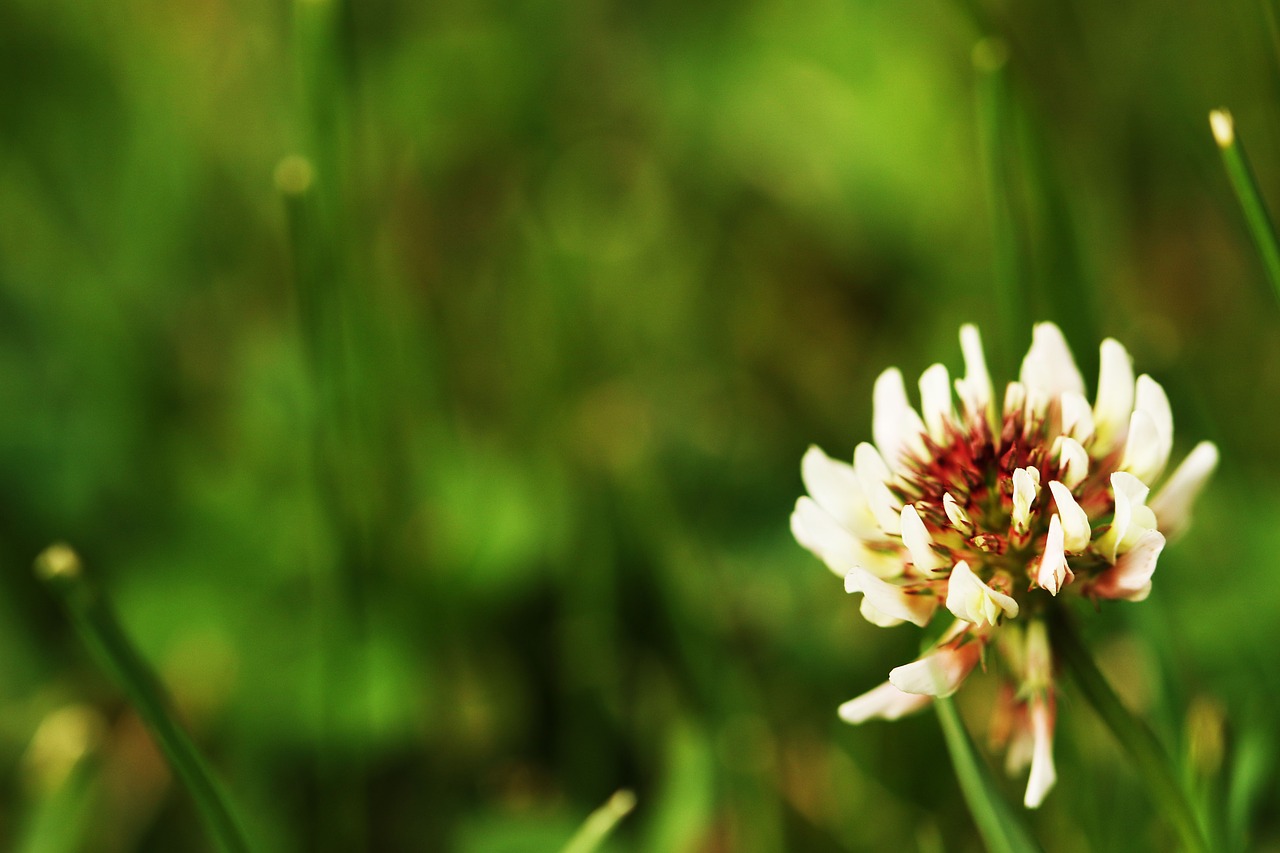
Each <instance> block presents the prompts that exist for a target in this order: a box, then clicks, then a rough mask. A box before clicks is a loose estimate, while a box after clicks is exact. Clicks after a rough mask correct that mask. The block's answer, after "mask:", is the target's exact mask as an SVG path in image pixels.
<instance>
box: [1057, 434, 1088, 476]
mask: <svg viewBox="0 0 1280 853" xmlns="http://www.w3.org/2000/svg"><path fill="white" fill-rule="evenodd" d="M1053 457H1054V458H1055V459H1057V460H1058V478H1059V479H1060V480H1061V481H1062V482H1063V484H1064V485H1065V486H1066V487H1067V488H1068V489H1074V488H1075V487H1076V486H1078V485H1080V484H1081V483H1083V482H1084V479H1085V477H1088V476H1089V454H1088V452H1087V451H1086V450H1085V449H1084V445H1082V444H1081V443H1080V442H1078V441H1076V440H1075V439H1074V438H1071V437H1070V436H1065V435H1061V436H1058V438H1057V439H1056V440H1055V441H1054V443H1053Z"/></svg>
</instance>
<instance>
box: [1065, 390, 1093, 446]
mask: <svg viewBox="0 0 1280 853" xmlns="http://www.w3.org/2000/svg"><path fill="white" fill-rule="evenodd" d="M1059 401H1060V404H1061V405H1060V406H1059V408H1060V409H1061V411H1062V434H1063V435H1066V436H1070V437H1071V438H1074V439H1075V440H1076V441H1078V442H1080V443H1081V444H1084V443H1085V442H1087V441H1088V440H1089V439H1091V438H1093V433H1094V424H1093V409H1092V408H1090V406H1089V401H1088V400H1086V399H1085V398H1084V395H1083V394H1076V393H1074V392H1072V391H1065V392H1063V394H1062V397H1061V398H1059Z"/></svg>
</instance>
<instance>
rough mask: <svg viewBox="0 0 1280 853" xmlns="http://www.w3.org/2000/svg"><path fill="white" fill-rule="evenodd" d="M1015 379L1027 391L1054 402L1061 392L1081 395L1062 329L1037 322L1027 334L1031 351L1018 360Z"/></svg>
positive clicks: (1079, 378) (1079, 377)
mask: <svg viewBox="0 0 1280 853" xmlns="http://www.w3.org/2000/svg"><path fill="white" fill-rule="evenodd" d="M1018 380H1019V381H1020V382H1022V384H1023V385H1025V386H1026V387H1027V390H1028V391H1031V390H1036V391H1040V392H1042V393H1043V394H1044V395H1046V396H1047V397H1048V398H1049V399H1055V398H1057V397H1059V396H1061V395H1062V393H1063V392H1064V391H1071V392H1073V393H1075V394H1080V395H1083V394H1084V379H1083V378H1081V376H1080V370H1079V369H1078V368H1077V367H1076V362H1075V359H1074V358H1072V356H1071V349H1070V347H1068V346H1067V341H1066V338H1064V337H1063V336H1062V330H1061V329H1059V328H1058V327H1057V326H1056V325H1054V324H1053V323H1037V324H1036V326H1035V328H1034V329H1032V332H1031V349H1029V350H1028V351H1027V355H1026V357H1025V358H1024V359H1023V360H1022V369H1021V370H1020V371H1019V372H1018Z"/></svg>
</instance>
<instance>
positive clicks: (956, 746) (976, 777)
mask: <svg viewBox="0 0 1280 853" xmlns="http://www.w3.org/2000/svg"><path fill="white" fill-rule="evenodd" d="M933 704H934V707H935V708H937V711H938V721H939V722H940V723H941V724H942V735H943V737H944V739H945V740H946V742H947V750H948V751H949V752H950V753H951V764H952V766H953V767H954V768H955V772H956V779H957V780H958V781H959V783H960V791H961V793H963V794H964V801H965V803H966V804H967V805H968V806H969V813H970V814H972V815H973V822H974V823H975V824H977V826H978V832H979V833H980V834H981V835H982V841H983V843H984V844H986V846H987V850H989V851H990V853H1022V851H1038V850H1039V849H1040V846H1039V845H1037V844H1036V842H1035V841H1034V840H1033V839H1032V837H1031V833H1030V832H1028V831H1027V829H1026V827H1025V826H1024V825H1023V823H1022V820H1021V818H1020V816H1019V815H1018V814H1017V813H1016V812H1015V811H1014V810H1013V809H1012V808H1010V806H1009V803H1008V802H1007V801H1006V800H1005V799H1004V797H1003V796H1001V794H1000V791H999V789H998V788H997V787H996V783H995V781H994V780H993V779H992V778H991V772H990V771H989V770H988V769H987V766H986V765H985V764H984V763H983V762H982V759H981V758H980V757H979V756H978V750H977V749H976V748H975V747H974V745H973V740H972V739H971V738H970V737H969V733H968V732H967V731H966V730H965V727H964V723H963V722H961V721H960V715H959V714H958V713H956V708H955V705H953V704H952V703H951V700H950V699H937V700H935V701H934V703H933Z"/></svg>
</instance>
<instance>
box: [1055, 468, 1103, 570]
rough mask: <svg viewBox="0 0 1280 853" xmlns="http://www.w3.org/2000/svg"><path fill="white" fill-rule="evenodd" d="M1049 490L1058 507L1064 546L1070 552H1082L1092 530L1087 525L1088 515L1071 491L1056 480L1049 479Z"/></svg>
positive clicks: (1086, 545) (1087, 543)
mask: <svg viewBox="0 0 1280 853" xmlns="http://www.w3.org/2000/svg"><path fill="white" fill-rule="evenodd" d="M1049 491H1051V492H1052V493H1053V503H1054V505H1055V506H1057V507H1058V515H1059V516H1061V517H1062V533H1063V536H1064V537H1065V538H1064V543H1065V547H1066V549H1067V550H1068V551H1070V552H1071V553H1072V554H1080V553H1083V552H1084V550H1085V549H1086V548H1088V547H1089V539H1090V538H1091V537H1092V536H1093V530H1092V528H1091V527H1090V526H1089V516H1088V515H1087V514H1086V513H1085V511H1084V510H1083V509H1081V508H1080V504H1078V503H1076V499H1075V498H1074V497H1072V495H1071V491H1070V490H1069V489H1068V488H1067V487H1066V486H1064V485H1063V484H1062V483H1059V482H1058V481H1057V480H1050V481H1049Z"/></svg>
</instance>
